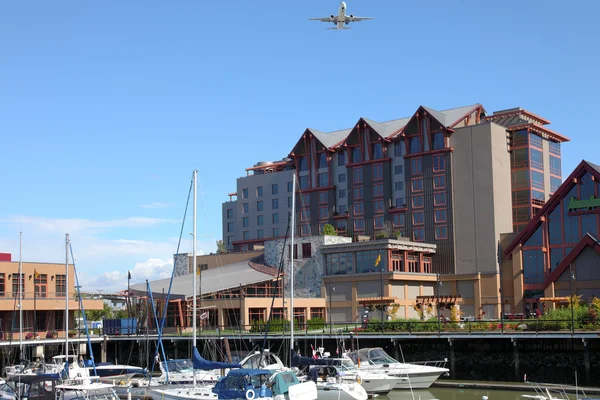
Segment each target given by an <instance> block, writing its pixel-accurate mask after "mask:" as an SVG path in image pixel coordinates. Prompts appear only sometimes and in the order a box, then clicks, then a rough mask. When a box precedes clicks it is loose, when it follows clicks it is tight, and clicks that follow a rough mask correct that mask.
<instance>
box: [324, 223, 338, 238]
mask: <svg viewBox="0 0 600 400" xmlns="http://www.w3.org/2000/svg"><path fill="white" fill-rule="evenodd" d="M321 233H322V234H323V235H329V236H337V231H336V230H335V228H334V227H333V225H331V224H325V225H323V232H321Z"/></svg>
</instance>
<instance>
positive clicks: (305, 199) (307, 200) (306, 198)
mask: <svg viewBox="0 0 600 400" xmlns="http://www.w3.org/2000/svg"><path fill="white" fill-rule="evenodd" d="M301 199H302V206H303V207H306V206H308V205H310V194H303V195H302V198H301Z"/></svg>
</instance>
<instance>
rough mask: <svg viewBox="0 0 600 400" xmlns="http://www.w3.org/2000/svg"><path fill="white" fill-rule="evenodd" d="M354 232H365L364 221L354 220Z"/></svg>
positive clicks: (360, 219)
mask: <svg viewBox="0 0 600 400" xmlns="http://www.w3.org/2000/svg"><path fill="white" fill-rule="evenodd" d="M354 230H355V231H364V230H365V220H364V219H362V218H356V219H355V220H354Z"/></svg>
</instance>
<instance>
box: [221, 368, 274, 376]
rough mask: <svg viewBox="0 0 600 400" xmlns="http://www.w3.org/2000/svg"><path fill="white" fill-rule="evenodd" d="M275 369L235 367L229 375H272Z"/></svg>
mask: <svg viewBox="0 0 600 400" xmlns="http://www.w3.org/2000/svg"><path fill="white" fill-rule="evenodd" d="M273 372H274V371H271V370H270V369H252V368H240V369H233V370H231V371H229V372H228V373H227V376H256V375H271V374H272V373H273Z"/></svg>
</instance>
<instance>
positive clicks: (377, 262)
mask: <svg viewBox="0 0 600 400" xmlns="http://www.w3.org/2000/svg"><path fill="white" fill-rule="evenodd" d="M380 262H381V253H379V255H378V256H377V258H376V259H375V266H378V265H379V263H380Z"/></svg>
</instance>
